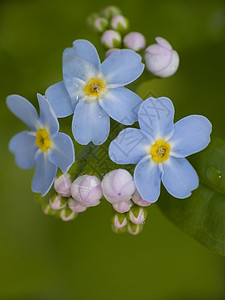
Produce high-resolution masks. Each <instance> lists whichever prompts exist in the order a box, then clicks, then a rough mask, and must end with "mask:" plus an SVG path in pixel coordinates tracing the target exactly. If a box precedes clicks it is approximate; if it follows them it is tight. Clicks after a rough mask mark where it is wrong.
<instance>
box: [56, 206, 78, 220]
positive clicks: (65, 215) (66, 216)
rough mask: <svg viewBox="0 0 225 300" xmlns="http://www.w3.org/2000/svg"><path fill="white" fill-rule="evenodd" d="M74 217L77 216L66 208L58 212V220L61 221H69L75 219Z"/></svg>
mask: <svg viewBox="0 0 225 300" xmlns="http://www.w3.org/2000/svg"><path fill="white" fill-rule="evenodd" d="M76 216H77V214H76V213H75V212H73V211H72V210H71V209H70V208H68V207H65V208H63V209H62V210H61V212H60V218H61V220H63V221H71V220H73V219H75V218H76Z"/></svg>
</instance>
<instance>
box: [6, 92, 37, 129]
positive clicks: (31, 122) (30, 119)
mask: <svg viewBox="0 0 225 300" xmlns="http://www.w3.org/2000/svg"><path fill="white" fill-rule="evenodd" d="M6 101H7V105H8V108H9V109H10V110H11V111H12V112H13V113H14V115H16V116H17V118H19V119H20V120H22V121H23V122H24V123H25V124H27V126H28V127H29V128H30V129H31V130H36V128H37V123H38V115H37V111H36V109H35V108H34V106H33V105H32V104H31V103H30V102H29V101H28V100H27V99H25V98H24V97H21V96H19V95H11V96H8V97H7V99H6Z"/></svg>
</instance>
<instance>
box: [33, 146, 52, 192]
mask: <svg viewBox="0 0 225 300" xmlns="http://www.w3.org/2000/svg"><path fill="white" fill-rule="evenodd" d="M35 160H36V164H37V167H36V170H35V174H34V178H33V181H32V191H33V192H35V193H41V194H42V196H44V195H46V194H47V192H48V191H49V190H50V188H51V186H52V184H53V181H54V179H55V177H56V173H57V166H56V165H54V164H52V163H51V162H50V161H49V160H48V155H47V152H43V151H41V150H39V151H38V152H37V153H36V155H35Z"/></svg>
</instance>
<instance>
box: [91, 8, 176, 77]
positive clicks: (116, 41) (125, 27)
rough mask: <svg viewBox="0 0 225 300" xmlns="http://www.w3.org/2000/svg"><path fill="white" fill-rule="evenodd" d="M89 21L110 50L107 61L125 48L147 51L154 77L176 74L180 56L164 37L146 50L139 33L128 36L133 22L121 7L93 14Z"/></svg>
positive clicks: (144, 40)
mask: <svg viewBox="0 0 225 300" xmlns="http://www.w3.org/2000/svg"><path fill="white" fill-rule="evenodd" d="M109 12H110V13H109ZM88 20H89V24H90V25H91V27H92V28H94V29H95V30H96V31H97V32H98V33H99V34H100V35H101V38H100V40H101V44H102V45H103V46H104V47H105V48H106V49H109V50H108V51H107V52H106V57H107V56H109V55H110V54H112V53H114V52H116V51H119V50H120V49H122V48H126V49H132V50H134V51H136V52H141V51H143V50H144V61H145V65H146V69H147V70H148V71H149V72H151V73H152V74H154V75H155V76H158V77H162V78H163V77H169V76H171V75H173V74H174V73H175V72H176V71H177V69H178V66H179V56H178V53H177V52H176V51H175V50H173V48H172V46H171V45H170V43H169V42H168V41H167V40H165V39H164V38H162V37H156V38H155V40H156V44H152V45H150V46H148V47H147V48H146V38H145V36H144V35H143V34H142V33H140V32H136V31H131V32H129V27H130V26H129V24H130V22H129V20H128V19H127V18H126V17H125V16H123V15H122V12H121V10H120V9H119V8H118V7H115V6H109V7H107V8H106V9H104V10H103V11H100V12H99V13H98V14H92V15H91V16H90V17H89V19H88Z"/></svg>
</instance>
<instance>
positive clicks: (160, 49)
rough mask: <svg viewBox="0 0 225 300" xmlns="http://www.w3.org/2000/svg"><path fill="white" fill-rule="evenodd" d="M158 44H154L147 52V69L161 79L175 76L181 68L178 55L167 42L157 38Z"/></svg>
mask: <svg viewBox="0 0 225 300" xmlns="http://www.w3.org/2000/svg"><path fill="white" fill-rule="evenodd" d="M155 40H156V42H157V44H153V45H151V46H149V47H148V48H146V50H145V64H146V68H147V69H148V70H149V71H150V72H151V73H152V74H154V75H156V76H159V77H164V78H165V77H169V76H171V75H173V74H174V73H175V72H176V71H177V69H178V66H179V56H178V53H177V52H176V51H175V50H173V49H172V47H171V45H170V44H169V43H168V42H167V40H165V39H163V38H161V37H157V38H156V39H155Z"/></svg>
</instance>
